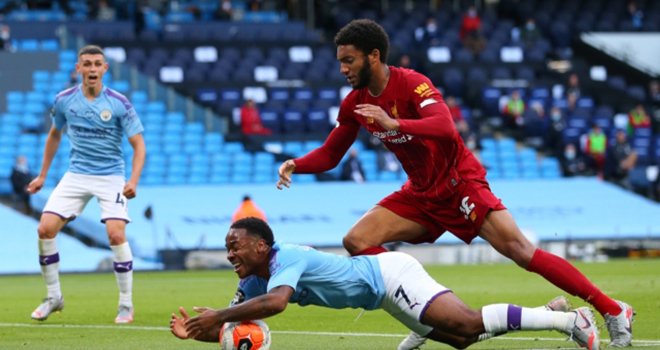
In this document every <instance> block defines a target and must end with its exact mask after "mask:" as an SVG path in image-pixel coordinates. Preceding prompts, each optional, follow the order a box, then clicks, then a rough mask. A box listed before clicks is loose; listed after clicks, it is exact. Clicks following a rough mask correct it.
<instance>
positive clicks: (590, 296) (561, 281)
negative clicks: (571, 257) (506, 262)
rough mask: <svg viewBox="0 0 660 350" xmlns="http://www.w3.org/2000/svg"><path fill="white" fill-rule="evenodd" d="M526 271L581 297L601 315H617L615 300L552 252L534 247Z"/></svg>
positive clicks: (618, 307)
mask: <svg viewBox="0 0 660 350" xmlns="http://www.w3.org/2000/svg"><path fill="white" fill-rule="evenodd" d="M527 271H530V272H534V273H538V274H539V275H541V276H543V278H545V279H546V280H548V281H549V282H550V283H552V284H554V285H555V286H556V287H558V288H561V289H562V290H564V291H565V292H566V293H569V294H571V295H576V296H578V297H580V298H582V299H583V300H584V301H586V302H588V303H590V304H592V305H593V306H594V308H595V309H596V310H598V312H600V313H601V314H602V315H605V314H610V315H618V314H619V313H620V312H621V307H620V306H619V304H617V302H616V301H614V300H613V299H612V298H610V297H608V296H607V295H605V294H603V292H601V291H600V289H598V287H596V286H594V285H593V283H591V282H590V281H589V280H588V279H587V277H585V276H584V275H583V274H582V273H581V272H580V271H579V270H578V269H576V268H575V267H574V266H573V265H571V263H569V262H568V261H566V260H565V259H563V258H560V257H558V256H556V255H554V254H550V253H548V252H546V251H543V250H541V249H536V251H535V252H534V256H533V257H532V261H530V263H529V266H527Z"/></svg>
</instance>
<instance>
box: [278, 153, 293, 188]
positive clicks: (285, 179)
mask: <svg viewBox="0 0 660 350" xmlns="http://www.w3.org/2000/svg"><path fill="white" fill-rule="evenodd" d="M295 170H296V163H294V161H293V159H289V160H287V161H286V162H284V163H282V165H281V166H280V170H279V174H280V179H279V180H278V181H277V188H278V189H280V190H281V189H282V186H286V187H287V188H290V187H291V174H293V172H294V171H295Z"/></svg>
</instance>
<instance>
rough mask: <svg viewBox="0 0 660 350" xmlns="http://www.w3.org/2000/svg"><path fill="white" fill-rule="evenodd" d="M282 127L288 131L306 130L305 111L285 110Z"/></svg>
mask: <svg viewBox="0 0 660 350" xmlns="http://www.w3.org/2000/svg"><path fill="white" fill-rule="evenodd" d="M282 127H283V129H284V132H286V133H302V132H304V131H305V120H304V115H303V113H302V112H300V111H298V110H294V109H289V110H286V111H284V115H283V125H282Z"/></svg>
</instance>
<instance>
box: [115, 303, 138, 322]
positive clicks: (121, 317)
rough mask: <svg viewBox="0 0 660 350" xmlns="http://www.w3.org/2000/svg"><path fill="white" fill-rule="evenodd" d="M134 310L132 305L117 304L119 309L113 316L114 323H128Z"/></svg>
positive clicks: (131, 319) (131, 320)
mask: <svg viewBox="0 0 660 350" xmlns="http://www.w3.org/2000/svg"><path fill="white" fill-rule="evenodd" d="M134 313H135V311H134V310H133V308H132V307H128V306H125V305H119V311H118V312H117V317H116V318H115V323H130V322H133V314H134Z"/></svg>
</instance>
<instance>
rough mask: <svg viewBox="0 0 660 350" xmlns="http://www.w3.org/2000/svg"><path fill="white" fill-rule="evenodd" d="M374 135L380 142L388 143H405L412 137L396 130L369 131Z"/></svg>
mask: <svg viewBox="0 0 660 350" xmlns="http://www.w3.org/2000/svg"><path fill="white" fill-rule="evenodd" d="M371 134H372V135H374V136H375V137H377V138H379V139H380V141H381V142H390V143H406V142H408V141H410V140H412V139H413V136H412V135H408V134H401V133H399V132H398V131H395V130H390V131H385V132H381V131H374V132H372V133H371Z"/></svg>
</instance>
